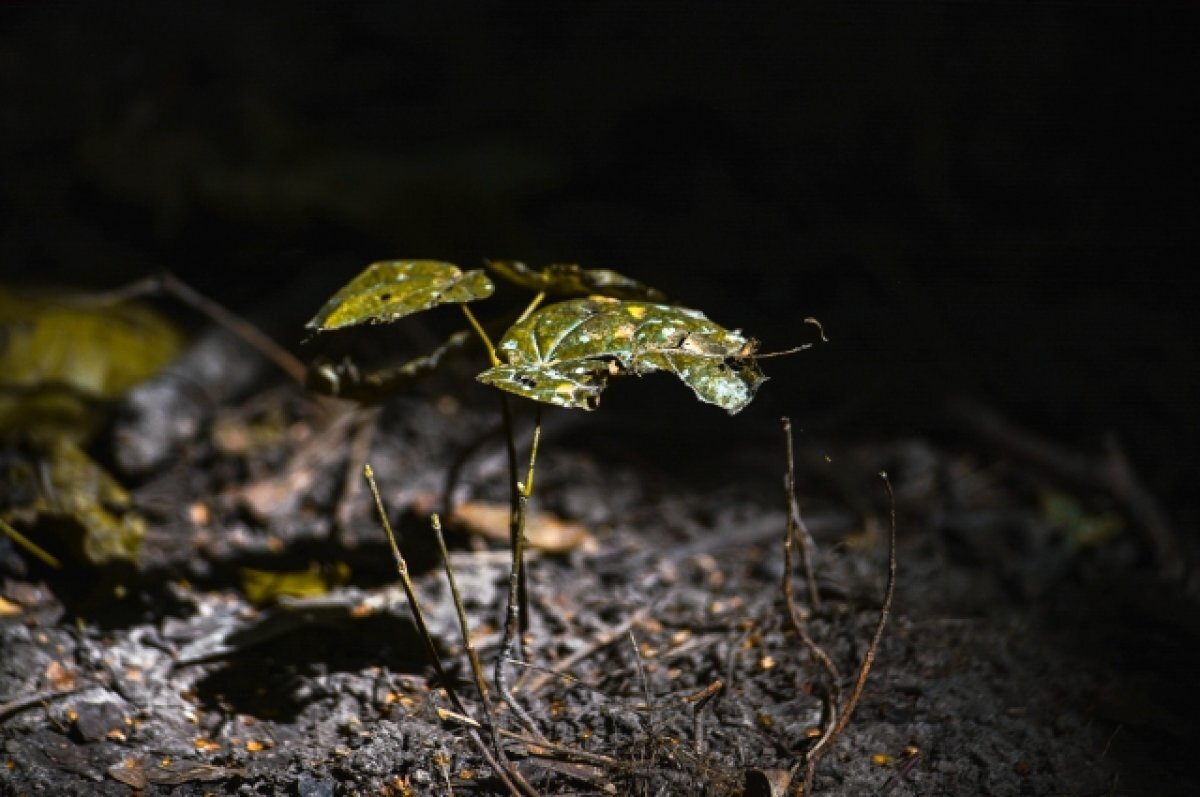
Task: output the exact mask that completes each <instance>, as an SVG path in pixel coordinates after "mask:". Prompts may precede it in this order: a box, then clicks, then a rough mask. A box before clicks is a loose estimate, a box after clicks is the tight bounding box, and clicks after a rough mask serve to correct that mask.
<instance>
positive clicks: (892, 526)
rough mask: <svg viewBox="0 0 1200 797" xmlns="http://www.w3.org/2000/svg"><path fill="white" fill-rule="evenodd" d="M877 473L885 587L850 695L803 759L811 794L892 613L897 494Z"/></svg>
mask: <svg viewBox="0 0 1200 797" xmlns="http://www.w3.org/2000/svg"><path fill="white" fill-rule="evenodd" d="M879 477H880V478H881V479H883V484H884V486H885V487H887V494H888V518H889V523H888V527H889V532H888V577H887V586H886V587H885V588H884V593H883V604H882V606H880V608H879V622H878V623H877V624H876V626H875V634H874V635H873V636H872V637H871V644H870V645H868V646H867V652H866V654H865V655H864V656H863V660H862V664H861V665H860V666H859V668H858V677H857V678H856V679H855V681H854V688H853V689H852V690H851V691H850V698H849V699H848V700H847V701H846V704H845V706H843V707H842V708H841V716H840V717H839V718H838V721H837V724H836V725H834V726H833V728H832V730H831V731H830V732H829V733H826V734H825V735H823V736H822V737H821V738H820V740H818V741H817V743H816V744H815V745H814V746H813V748H812V749H811V750H809V751H808V755H807V757H806V760H805V762H804V794H805V795H809V794H812V782H813V777H814V776H815V775H816V772H817V763H818V762H819V761H820V760H821V757H822V756H823V755H824V754H825V753H827V752H828V751H829V748H830V747H832V746H833V743H834V742H835V741H837V738H838V737H839V736H841V734H842V732H843V731H844V730H846V726H847V725H849V724H850V718H851V717H852V716H853V715H854V708H855V707H856V706H857V705H858V701H859V699H860V698H861V697H862V693H863V689H864V688H866V685H867V677H868V676H869V675H870V674H871V665H872V664H874V663H875V656H876V655H877V654H878V653H879V644H880V642H881V641H882V640H883V630H884V628H886V627H887V621H888V617H889V616H891V613H892V599H893V598H894V597H895V595H896V494H895V492H894V491H893V490H892V482H891V481H890V480H889V479H888V475H887V473H886V472H883V471H881V472H880V473H879Z"/></svg>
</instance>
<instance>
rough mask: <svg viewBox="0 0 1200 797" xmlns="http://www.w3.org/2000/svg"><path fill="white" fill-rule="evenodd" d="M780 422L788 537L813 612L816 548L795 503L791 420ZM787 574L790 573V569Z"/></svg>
mask: <svg viewBox="0 0 1200 797" xmlns="http://www.w3.org/2000/svg"><path fill="white" fill-rule="evenodd" d="M782 420H783V432H784V439H785V440H786V441H787V475H786V476H785V477H784V490H785V493H786V496H787V508H788V537H789V539H791V538H793V537H794V538H795V540H796V545H798V546H799V548H800V565H801V567H803V568H804V581H805V585H806V586H807V587H808V604H809V606H811V607H812V608H813V610H814V611H815V610H816V609H819V608H820V606H821V594H820V591H819V590H818V589H817V576H816V573H815V572H814V571H813V564H812V557H813V556H814V555H815V553H816V551H815V548H816V546H815V545H814V544H813V539H812V535H811V534H809V533H808V526H806V525H805V524H804V518H803V516H801V514H800V504H799V503H798V502H797V501H796V458H795V452H794V448H793V443H792V419H791V418H787V417H784V418H783V419H782ZM789 550H790V546H787V547H785V553H787V552H788V551H789ZM788 572H789V573H790V572H791V568H790V567H789V568H788ZM789 589H790V587H789Z"/></svg>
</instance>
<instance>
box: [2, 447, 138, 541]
mask: <svg viewBox="0 0 1200 797" xmlns="http://www.w3.org/2000/svg"><path fill="white" fill-rule="evenodd" d="M32 448H33V449H34V450H33V455H34V456H33V458H32V459H31V460H28V461H26V460H24V459H21V460H17V461H14V462H10V463H6V467H5V470H4V471H3V472H0V482H3V483H12V484H14V485H21V486H22V488H23V489H21V490H20V491H19V492H18V494H19V493H25V494H26V495H27V498H26V500H25V501H23V502H21V503H19V504H15V505H13V506H10V507H7V508H6V510H5V512H4V520H5V522H6V523H9V522H11V523H13V524H14V525H16V524H18V523H19V524H22V525H27V526H30V527H34V528H36V535H35V536H37V537H41V538H44V537H46V536H54V537H57V538H58V540H59V542H60V544H61V545H65V546H66V547H67V549H69V550H70V552H71V553H73V554H74V555H75V556H76V557H77V558H79V559H81V560H83V561H86V562H89V563H91V564H94V565H103V564H106V563H108V562H111V561H114V560H120V561H128V562H135V561H137V554H138V549H139V548H140V547H141V543H142V538H143V537H144V536H145V533H146V521H145V520H144V519H143V518H142V516H141V515H139V514H138V513H137V511H136V510H135V508H134V505H133V498H132V497H131V496H130V495H129V493H128V491H126V490H125V488H124V487H122V486H121V485H120V483H119V482H117V480H116V479H114V478H113V477H112V476H111V475H110V474H109V473H108V471H106V470H104V468H102V467H101V466H100V465H98V464H97V463H96V462H95V461H93V460H92V459H91V457H89V456H88V455H87V454H86V453H84V452H83V450H82V449H80V448H79V447H78V446H77V445H76V444H75V443H74V442H72V441H70V440H69V439H67V438H58V439H54V440H49V441H46V442H45V443H35V444H33V445H32Z"/></svg>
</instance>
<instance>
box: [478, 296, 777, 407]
mask: <svg viewBox="0 0 1200 797" xmlns="http://www.w3.org/2000/svg"><path fill="white" fill-rule="evenodd" d="M755 346H756V342H755V341H754V340H753V339H750V338H746V337H744V336H743V335H742V334H741V333H740V332H737V331H730V330H727V329H725V328H723V327H721V326H719V325H717V324H715V323H713V322H712V321H709V320H708V318H706V317H705V316H704V314H703V313H700V312H698V311H696V310H688V309H686V308H682V307H671V306H668V305H661V304H649V303H646V302H626V301H620V300H617V299H604V298H600V297H593V298H591V299H576V300H572V301H567V302H561V303H559V304H553V305H550V306H548V307H545V308H543V309H541V310H539V311H538V312H536V313H534V314H533V315H532V316H530V317H529V318H527V319H525V320H524V321H522V322H521V323H519V324H516V325H515V326H513V327H512V329H510V330H509V331H508V334H506V335H505V336H504V338H503V340H501V341H500V344H499V345H498V346H497V351H498V353H499V354H500V356H501V357H502V358H503V359H504V360H505V363H504V364H503V365H500V366H497V367H495V368H491V369H488V370H487V371H484V372H483V373H482V374H480V375H479V377H478V379H479V380H480V381H481V382H485V383H487V384H489V385H493V386H494V387H498V388H500V389H502V390H507V391H509V392H510V393H516V394H517V395H519V396H524V397H526V398H531V399H534V400H536V401H543V402H546V403H548V404H555V405H558V406H560V407H574V408H579V409H594V408H595V407H596V405H597V403H598V402H599V400H600V393H601V392H603V390H604V388H605V386H606V385H607V382H608V378H609V377H610V376H618V375H622V374H634V375H638V376H640V375H642V374H647V373H651V372H653V371H667V372H670V373H673V374H675V375H676V376H677V377H679V378H680V379H681V380H683V382H684V383H685V384H687V386H688V387H690V388H691V389H692V390H693V391H694V392H695V394H696V397H697V398H698V399H700V400H701V401H704V402H707V403H709V404H716V405H717V406H719V407H722V408H724V409H726V410H728V411H729V412H730V413H735V412H738V411H739V410H741V409H742V408H743V407H745V406H746V405H747V404H749V403H750V401H751V400H752V399H753V398H754V394H755V392H756V391H757V390H758V387H759V385H761V384H762V382H763V381H764V380H765V378H766V377H764V376H763V374H762V371H760V370H759V368H758V364H757V363H756V362H755V360H754V349H755Z"/></svg>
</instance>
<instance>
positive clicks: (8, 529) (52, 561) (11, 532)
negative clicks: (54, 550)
mask: <svg viewBox="0 0 1200 797" xmlns="http://www.w3.org/2000/svg"><path fill="white" fill-rule="evenodd" d="M0 532H4V534H5V535H6V536H7V537H8V538H9V539H11V540H12V541H13V542H15V543H16V544H17V545H19V546H21V547H22V548H24V549H25V550H26V551H28V552H29V553H31V554H33V555H34V556H36V557H37V558H38V559H41V560H42V561H43V562H45V563H46V564H47V565H49V566H50V567H53V568H54V569H55V570H58V569H59V568H61V567H62V563H61V562H59V561H58V559H56V558H55V557H54V555H53V554H51V553H49V552H48V551H46V550H45V549H44V548H42V547H41V546H40V545H38V544H37V543H36V542H34V541H33V540H31V539H29V538H28V537H26V536H25V535H24V534H22V533H21V532H19V531H17V530H16V529H14V528H13V527H12V526H10V525H8V523H7V521H4V520H0Z"/></svg>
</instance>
